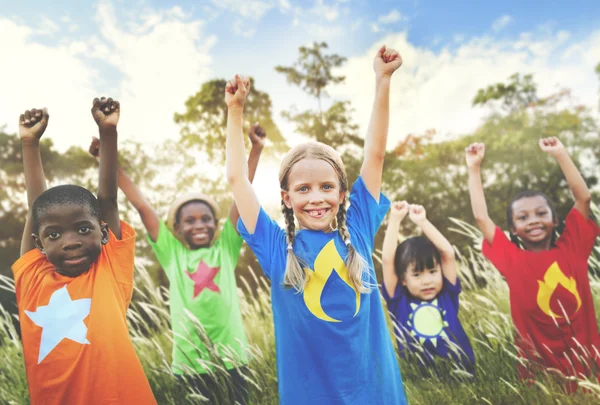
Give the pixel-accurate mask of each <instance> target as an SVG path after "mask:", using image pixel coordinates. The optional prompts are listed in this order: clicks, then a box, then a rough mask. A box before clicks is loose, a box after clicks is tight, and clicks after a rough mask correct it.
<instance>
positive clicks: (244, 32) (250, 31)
mask: <svg viewBox="0 0 600 405" xmlns="http://www.w3.org/2000/svg"><path fill="white" fill-rule="evenodd" d="M248 25H250V24H246V23H245V22H244V20H242V19H239V20H236V21H235V22H234V23H233V32H234V33H235V35H239V36H240V37H244V38H252V37H253V36H254V34H256V28H254V27H252V26H251V27H248Z"/></svg>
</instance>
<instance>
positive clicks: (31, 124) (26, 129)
mask: <svg viewBox="0 0 600 405" xmlns="http://www.w3.org/2000/svg"><path fill="white" fill-rule="evenodd" d="M49 119H50V116H49V115H48V111H47V110H46V109H45V108H44V109H43V110H35V109H34V110H31V111H26V112H25V113H24V114H22V115H21V117H20V119H19V136H20V138H21V147H22V149H23V171H24V173H25V187H26V188H27V206H28V212H27V218H26V219H25V229H24V230H23V236H22V238H21V251H20V255H21V256H23V255H24V254H25V253H27V252H29V251H30V250H32V249H35V244H34V242H33V237H32V236H31V234H32V233H33V232H34V231H35V232H36V233H37V229H36V230H34V229H33V225H32V219H31V207H32V206H33V202H34V201H35V200H36V199H37V198H38V197H39V196H40V194H42V193H43V192H44V191H46V189H47V188H48V187H47V186H46V177H45V175H44V167H43V166H42V158H41V156H40V138H41V137H42V135H43V133H44V131H45V130H46V127H47V126H48V120H49Z"/></svg>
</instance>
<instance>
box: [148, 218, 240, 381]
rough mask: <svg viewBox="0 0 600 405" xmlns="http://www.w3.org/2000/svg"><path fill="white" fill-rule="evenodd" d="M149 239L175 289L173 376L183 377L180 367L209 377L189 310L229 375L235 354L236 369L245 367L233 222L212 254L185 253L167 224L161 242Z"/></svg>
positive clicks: (205, 354) (172, 298)
mask: <svg viewBox="0 0 600 405" xmlns="http://www.w3.org/2000/svg"><path fill="white" fill-rule="evenodd" d="M147 239H148V242H149V243H150V246H152V249H153V250H154V254H156V257H157V259H158V261H159V263H160V265H161V266H162V268H163V269H164V270H165V273H166V274H167V277H168V278H169V282H170V283H171V287H170V301H171V327H172V328H173V340H174V344H173V367H172V368H173V372H174V373H175V374H183V371H184V369H185V368H182V367H181V365H184V367H185V366H187V367H191V368H192V369H194V370H196V371H197V372H198V373H206V372H207V371H208V370H206V369H204V367H203V366H202V365H201V364H199V362H198V361H197V360H198V358H201V359H203V360H209V356H208V351H207V349H206V347H205V345H204V343H202V340H201V338H200V337H199V336H198V333H197V332H196V330H197V326H195V325H194V321H193V320H191V319H190V318H189V315H186V310H187V311H189V312H190V313H191V315H193V316H194V317H196V318H197V320H198V321H199V322H200V324H201V325H202V327H203V328H204V329H205V330H206V335H207V336H208V338H209V339H210V340H211V342H212V343H213V344H214V345H215V347H216V348H217V350H218V353H219V355H220V357H221V359H223V361H224V362H225V366H226V367H227V369H231V368H233V367H234V366H233V365H232V364H231V363H230V362H228V361H225V359H226V358H231V356H233V355H234V354H237V358H236V360H237V363H238V364H239V363H244V364H245V363H247V362H248V359H247V352H246V350H247V346H248V342H247V340H246V334H245V333H244V328H243V325H242V315H241V313H240V305H239V299H238V290H237V285H236V283H235V267H236V265H237V261H238V258H239V255H240V249H241V247H242V243H243V241H242V238H241V237H240V236H239V235H238V234H237V232H236V231H235V228H234V227H233V225H232V224H231V221H230V220H229V218H228V219H227V220H226V221H225V224H224V225H223V229H222V230H221V235H220V236H219V238H218V239H217V240H216V241H215V243H214V244H213V245H212V246H211V247H208V248H201V249H196V250H190V249H187V248H186V247H185V245H183V244H182V243H181V242H180V241H179V240H178V239H177V238H175V236H173V234H172V233H171V232H170V231H169V229H168V228H167V226H166V225H165V224H164V223H163V222H161V224H160V229H159V231H158V238H157V241H156V242H153V241H152V240H151V239H150V237H147Z"/></svg>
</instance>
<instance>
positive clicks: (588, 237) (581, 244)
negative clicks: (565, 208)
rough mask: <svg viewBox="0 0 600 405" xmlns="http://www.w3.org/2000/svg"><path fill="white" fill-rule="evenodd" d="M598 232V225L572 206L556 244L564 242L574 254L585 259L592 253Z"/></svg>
mask: <svg viewBox="0 0 600 405" xmlns="http://www.w3.org/2000/svg"><path fill="white" fill-rule="evenodd" d="M598 234H600V228H598V225H597V224H596V223H595V222H594V221H593V220H592V219H591V218H584V216H583V215H582V214H581V212H579V211H578V210H577V209H576V208H572V209H571V211H569V214H568V215H567V217H566V218H565V229H564V231H563V233H562V234H561V235H560V238H558V241H557V242H556V244H557V245H560V244H564V245H565V246H567V248H568V249H569V250H570V251H572V252H574V253H575V256H577V257H582V258H583V259H584V260H585V261H587V259H588V258H589V257H590V254H592V249H593V248H594V244H595V243H596V238H597V237H598Z"/></svg>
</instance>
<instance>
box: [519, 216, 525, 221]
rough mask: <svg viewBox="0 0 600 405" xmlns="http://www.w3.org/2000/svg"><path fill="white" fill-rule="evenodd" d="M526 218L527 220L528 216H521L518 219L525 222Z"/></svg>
mask: <svg viewBox="0 0 600 405" xmlns="http://www.w3.org/2000/svg"><path fill="white" fill-rule="evenodd" d="M525 218H527V216H526V215H519V216H518V217H517V219H520V220H521V221H523V220H524V219H525Z"/></svg>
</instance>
